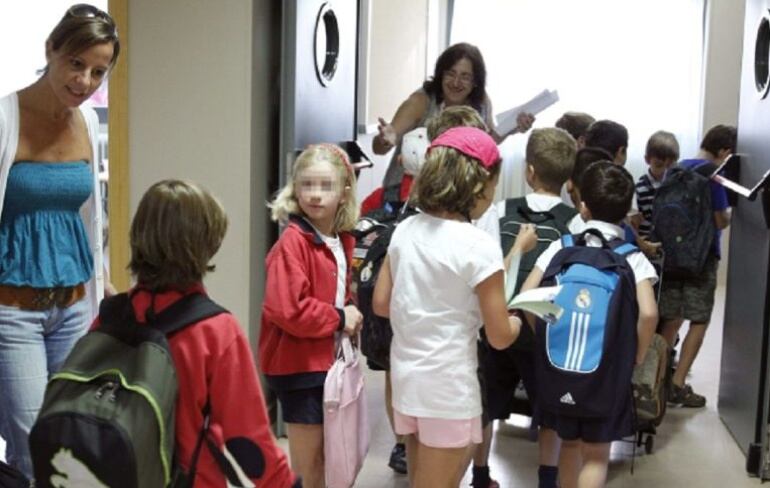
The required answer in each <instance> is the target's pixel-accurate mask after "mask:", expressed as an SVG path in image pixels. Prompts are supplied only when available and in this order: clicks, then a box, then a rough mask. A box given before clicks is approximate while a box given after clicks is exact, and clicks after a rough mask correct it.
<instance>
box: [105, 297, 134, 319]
mask: <svg viewBox="0 0 770 488" xmlns="http://www.w3.org/2000/svg"><path fill="white" fill-rule="evenodd" d="M127 317H128V318H130V319H131V320H133V319H134V310H133V309H132V308H131V298H130V297H129V295H128V293H118V294H117V295H113V296H111V297H107V298H104V299H103V300H102V301H101V303H99V321H100V322H101V323H103V324H105V323H107V324H112V323H116V322H120V321H122V320H123V319H125V318H127Z"/></svg>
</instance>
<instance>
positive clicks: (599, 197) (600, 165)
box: [580, 161, 635, 225]
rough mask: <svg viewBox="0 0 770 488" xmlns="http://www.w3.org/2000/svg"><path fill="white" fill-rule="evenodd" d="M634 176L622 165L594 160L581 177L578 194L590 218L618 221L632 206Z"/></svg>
mask: <svg viewBox="0 0 770 488" xmlns="http://www.w3.org/2000/svg"><path fill="white" fill-rule="evenodd" d="M634 188H635V186H634V179H633V177H632V176H631V173H629V172H628V170H626V169H625V168H624V167H622V166H618V165H616V164H613V163H612V162H610V161H597V162H595V163H593V164H592V165H590V166H589V167H588V168H586V170H585V173H583V176H582V177H581V178H580V195H581V197H582V199H583V203H585V205H586V207H588V210H590V211H591V218H592V219H595V220H601V221H602V222H609V223H610V224H615V225H619V224H620V222H622V221H623V219H624V218H625V217H626V214H627V213H628V211H629V210H630V209H631V203H632V202H633V199H634Z"/></svg>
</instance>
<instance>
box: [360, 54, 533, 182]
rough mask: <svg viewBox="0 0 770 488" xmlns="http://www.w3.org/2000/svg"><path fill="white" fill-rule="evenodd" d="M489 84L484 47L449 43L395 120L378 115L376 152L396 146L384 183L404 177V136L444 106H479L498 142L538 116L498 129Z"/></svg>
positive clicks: (521, 118) (526, 116)
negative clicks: (501, 131)
mask: <svg viewBox="0 0 770 488" xmlns="http://www.w3.org/2000/svg"><path fill="white" fill-rule="evenodd" d="M486 84H487V69H486V67H485V65H484V58H483V57H482V56H481V51H479V49H478V48H477V47H476V46H474V45H472V44H467V43H464V42H461V43H458V44H454V45H452V46H449V47H448V48H447V49H446V50H445V51H444V52H443V53H441V55H440V56H439V57H438V59H437V60H436V67H435V68H434V71H433V77H432V78H430V79H428V80H427V81H425V83H423V84H422V88H420V89H418V90H417V91H415V92H414V93H412V94H411V95H410V96H409V98H407V99H406V100H405V101H404V102H403V103H402V104H401V106H400V107H398V110H396V115H394V116H393V120H392V121H391V122H390V123H387V122H386V121H385V120H384V119H383V118H380V119H379V126H378V128H377V129H378V132H379V133H378V134H377V135H376V136H375V137H374V141H373V142H372V149H373V150H374V152H375V154H386V153H387V152H388V151H390V150H391V149H393V148H394V147H395V148H396V152H395V154H394V155H393V159H391V162H390V166H388V171H387V173H386V174H385V179H384V182H383V183H384V185H383V186H390V185H394V184H398V183H399V182H400V181H401V177H402V174H403V170H402V169H401V166H400V165H399V164H398V163H397V161H398V154H399V153H400V151H401V148H400V146H401V137H402V136H403V135H404V134H406V133H407V132H409V131H411V130H412V129H414V128H416V127H424V126H425V125H426V124H427V121H428V120H429V119H430V118H432V117H435V116H436V115H438V114H439V113H440V112H441V111H442V110H443V109H444V108H445V107H451V106H454V105H470V106H471V107H473V108H474V109H476V110H477V111H478V112H479V115H481V118H482V119H483V120H484V122H485V123H486V124H487V127H489V129H490V130H489V133H490V135H491V136H492V138H493V139H494V140H495V142H497V143H498V144H499V143H501V142H502V141H503V140H504V139H505V138H506V137H508V136H509V135H511V134H515V133H517V132H526V131H528V130H529V128H530V127H531V126H532V122H534V120H535V118H534V116H533V115H531V114H525V113H522V114H519V117H518V119H517V123H518V125H517V127H515V128H514V129H513V130H512V131H511V132H508V133H506V134H498V133H497V131H496V130H495V123H494V115H493V112H492V102H491V101H490V100H489V97H488V96H487V91H486Z"/></svg>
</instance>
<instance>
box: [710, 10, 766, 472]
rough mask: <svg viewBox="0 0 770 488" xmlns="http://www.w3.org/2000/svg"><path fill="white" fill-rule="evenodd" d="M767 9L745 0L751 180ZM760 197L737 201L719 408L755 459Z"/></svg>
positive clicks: (762, 298) (743, 143)
mask: <svg viewBox="0 0 770 488" xmlns="http://www.w3.org/2000/svg"><path fill="white" fill-rule="evenodd" d="M768 14H770V12H769V11H768V1H767V0H747V3H746V17H745V23H744V25H745V30H744V32H745V34H744V41H743V63H742V77H741V94H740V115H739V121H738V153H739V154H740V155H741V161H740V173H741V175H740V181H741V183H742V184H743V185H744V186H749V187H750V186H752V185H753V184H754V183H755V182H757V181H758V180H759V179H760V178H761V176H762V174H763V173H764V172H765V171H766V170H767V169H768V168H770V138H768V136H767V130H768V127H770V99H768V98H763V94H764V93H766V89H765V88H766V85H767V79H768V61H769V60H768V46H770V23H768ZM763 19H764V20H763ZM762 22H764V24H762ZM762 25H764V27H762V28H760V26H762ZM763 29H766V30H763ZM758 32H760V34H759V39H758ZM757 58H758V59H757ZM757 61H758V63H757ZM761 200H762V199H761V198H759V199H757V200H756V201H753V202H752V201H748V200H746V199H740V201H739V202H738V204H737V205H736V207H735V208H734V209H733V217H732V222H731V230H730V257H729V270H728V278H727V291H726V302H725V321H724V340H723V350H722V371H721V381H720V386H719V413H720V415H721V417H722V420H723V421H724V423H725V425H726V426H727V428H728V429H729V430H730V432H731V433H732V435H733V437H734V438H735V440H736V441H737V443H738V445H739V446H740V448H741V449H742V450H743V452H744V453H745V454H747V455H750V456H749V459H750V460H751V459H754V460H758V459H760V458H763V457H764V456H760V455H761V454H764V453H765V452H766V449H767V442H766V439H765V438H766V432H767V427H766V426H767V420H768V418H767V408H766V406H767V404H768V399H767V388H766V387H767V343H768V307H767V298H768V293H767V291H768V290H767V284H768V253H769V250H768V230H767V225H766V224H765V219H764V215H763V209H762V202H761ZM752 446H753V447H752ZM749 464H753V467H752V466H749ZM749 464H747V467H749V469H750V470H751V471H754V472H755V474H760V473H759V471H760V470H761V466H759V464H760V463H758V462H753V463H749Z"/></svg>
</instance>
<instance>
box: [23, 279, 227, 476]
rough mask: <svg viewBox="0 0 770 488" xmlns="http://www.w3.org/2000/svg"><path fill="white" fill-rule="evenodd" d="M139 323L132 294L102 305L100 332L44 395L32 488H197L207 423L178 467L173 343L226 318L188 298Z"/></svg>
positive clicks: (35, 430) (204, 301) (77, 350)
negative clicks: (200, 325)
mask: <svg viewBox="0 0 770 488" xmlns="http://www.w3.org/2000/svg"><path fill="white" fill-rule="evenodd" d="M150 312H151V311H148V324H147V325H140V324H138V323H137V322H136V318H135V316H134V311H133V307H132V306H131V301H130V297H129V295H127V294H125V293H123V294H120V295H116V296H113V297H110V298H107V299H105V300H103V301H102V303H101V305H100V307H99V319H100V322H101V325H100V327H99V328H98V329H96V330H94V331H91V332H89V333H88V334H86V335H85V336H83V337H82V338H81V339H80V340H79V341H78V342H77V344H76V345H75V347H74V348H73V350H72V352H71V353H70V355H69V357H67V360H66V361H65V363H64V366H63V367H62V368H61V370H60V371H59V372H58V373H56V374H54V375H53V377H52V378H51V380H50V381H49V383H48V387H47V388H46V392H45V398H44V400H43V406H42V408H41V409H40V414H39V415H38V418H37V421H36V422H35V424H34V426H33V427H32V431H31V432H30V449H31V452H32V462H33V465H34V472H35V480H36V486H38V487H58V486H60V485H61V483H62V482H64V481H65V480H66V482H67V483H69V484H68V485H67V486H93V487H101V486H109V487H111V488H144V487H150V486H153V487H167V486H172V487H191V486H192V485H193V483H194V479H195V470H196V465H197V461H198V455H199V454H200V448H201V445H202V442H203V440H204V437H206V432H207V430H208V423H209V412H208V405H207V406H206V408H205V409H204V411H203V415H204V419H205V420H204V425H203V426H202V428H201V431H200V433H199V436H198V442H197V444H196V447H195V450H194V451H193V459H192V463H191V467H190V470H189V472H188V473H183V472H182V470H181V469H179V465H178V464H176V463H175V459H174V446H175V442H176V441H175V432H174V427H175V407H176V401H177V391H178V384H177V376H176V369H175V367H174V363H173V358H172V356H171V352H170V350H169V345H168V341H167V339H166V337H167V336H169V335H171V334H173V333H174V332H177V331H179V330H181V329H183V328H184V327H186V326H187V325H190V324H193V323H196V322H199V321H201V320H203V319H205V318H208V317H212V316H215V315H219V314H221V313H224V312H226V310H225V309H224V308H222V307H220V306H219V305H217V304H216V303H214V302H213V301H211V300H210V299H209V298H208V297H206V296H205V295H202V294H191V295H187V296H185V297H183V298H181V299H180V300H178V301H177V302H175V303H174V304H172V305H171V306H169V307H168V308H167V309H165V310H163V312H161V313H159V314H157V315H155V314H152V313H150Z"/></svg>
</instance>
